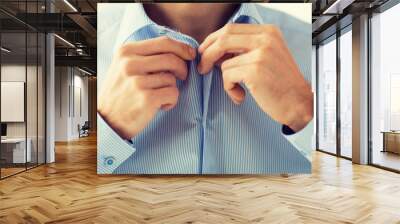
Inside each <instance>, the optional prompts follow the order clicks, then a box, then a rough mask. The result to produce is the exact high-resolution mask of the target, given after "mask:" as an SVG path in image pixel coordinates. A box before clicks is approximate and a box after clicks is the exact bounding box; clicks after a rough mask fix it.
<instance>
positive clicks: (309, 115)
mask: <svg viewBox="0 0 400 224" xmlns="http://www.w3.org/2000/svg"><path fill="white" fill-rule="evenodd" d="M293 106H294V108H293V113H291V116H290V119H289V120H288V122H287V124H286V125H287V126H288V127H289V128H290V129H292V130H293V131H294V132H298V131H300V130H302V129H303V128H304V127H306V126H307V124H308V123H309V122H310V121H311V120H312V119H313V117H314V112H313V106H314V105H313V95H312V93H311V94H310V96H307V97H304V98H303V99H302V100H300V102H299V103H297V104H296V103H295V104H294V105H293Z"/></svg>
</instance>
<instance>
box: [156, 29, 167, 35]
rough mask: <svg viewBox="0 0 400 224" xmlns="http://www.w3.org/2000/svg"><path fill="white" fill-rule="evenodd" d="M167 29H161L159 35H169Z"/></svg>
mask: <svg viewBox="0 0 400 224" xmlns="http://www.w3.org/2000/svg"><path fill="white" fill-rule="evenodd" d="M167 32H168V31H167V29H160V30H159V31H158V34H160V35H165V34H167Z"/></svg>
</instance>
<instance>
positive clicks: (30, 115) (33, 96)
mask: <svg viewBox="0 0 400 224" xmlns="http://www.w3.org/2000/svg"><path fill="white" fill-rule="evenodd" d="M27 38H28V42H27V43H28V51H27V52H28V63H27V80H26V89H27V95H26V106H27V107H26V113H27V131H28V132H27V133H28V135H27V136H28V138H27V142H28V144H29V145H28V149H29V148H30V151H31V153H30V154H28V155H30V158H29V159H28V163H27V165H28V168H29V167H33V166H36V165H37V157H38V154H37V150H38V142H37V132H38V123H37V122H38V119H37V116H38V113H37V112H38V111H37V110H38V107H37V104H38V102H37V98H38V88H37V81H38V77H37V76H38V67H37V63H38V57H37V53H38V52H37V45H38V43H37V41H38V37H37V33H36V32H29V33H27Z"/></svg>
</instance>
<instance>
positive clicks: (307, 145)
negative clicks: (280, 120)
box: [282, 119, 314, 161]
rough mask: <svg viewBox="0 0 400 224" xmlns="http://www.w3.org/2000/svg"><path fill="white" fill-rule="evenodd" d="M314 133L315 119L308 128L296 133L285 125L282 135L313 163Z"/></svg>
mask: <svg viewBox="0 0 400 224" xmlns="http://www.w3.org/2000/svg"><path fill="white" fill-rule="evenodd" d="M313 133H314V119H313V120H311V121H310V122H309V123H308V124H307V126H306V127H304V128H303V129H301V130H300V131H298V132H296V133H294V132H293V131H292V130H291V129H290V128H289V127H287V126H285V125H283V127H282V134H283V136H284V137H285V138H286V139H287V140H288V141H289V142H290V143H292V145H293V146H294V147H296V149H297V150H299V152H300V153H301V154H302V155H303V156H304V157H306V158H307V159H308V160H309V161H311V154H312V151H313V148H312V137H313Z"/></svg>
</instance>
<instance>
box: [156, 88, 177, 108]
mask: <svg viewBox="0 0 400 224" xmlns="http://www.w3.org/2000/svg"><path fill="white" fill-rule="evenodd" d="M151 97H152V98H153V99H154V103H155V104H156V106H157V107H158V108H161V109H163V110H170V109H172V108H174V107H175V106H176V104H177V103H178V98H179V90H178V88H177V87H176V86H175V87H163V88H160V89H156V90H153V91H152V94H151Z"/></svg>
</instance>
